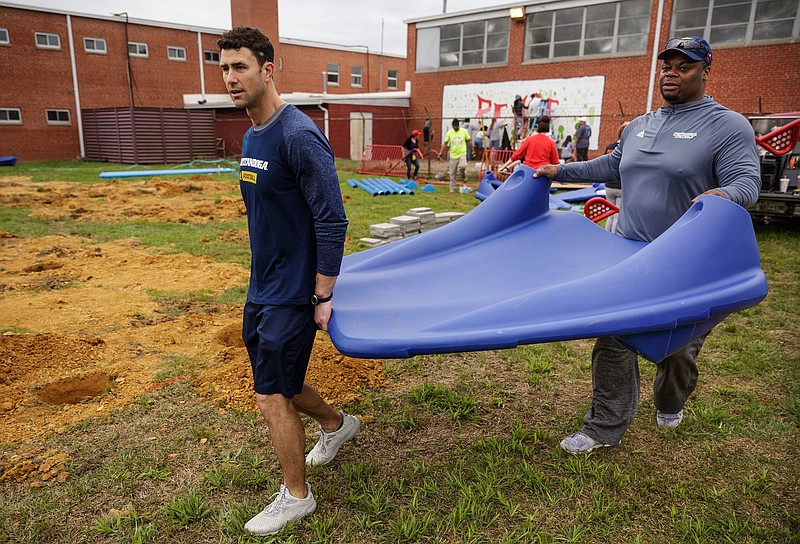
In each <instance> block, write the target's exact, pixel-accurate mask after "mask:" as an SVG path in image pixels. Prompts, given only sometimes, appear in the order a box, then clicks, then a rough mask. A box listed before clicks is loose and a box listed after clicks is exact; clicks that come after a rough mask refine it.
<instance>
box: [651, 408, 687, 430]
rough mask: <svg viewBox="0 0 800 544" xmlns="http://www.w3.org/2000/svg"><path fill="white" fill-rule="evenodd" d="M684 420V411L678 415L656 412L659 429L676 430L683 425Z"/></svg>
mask: <svg viewBox="0 0 800 544" xmlns="http://www.w3.org/2000/svg"><path fill="white" fill-rule="evenodd" d="M682 419H683V410H681V411H680V412H678V413H677V414H666V413H664V412H661V411H658V410H656V421H657V422H658V426H659V427H669V428H670V429H674V428H675V427H677V426H678V425H680V424H681V420H682Z"/></svg>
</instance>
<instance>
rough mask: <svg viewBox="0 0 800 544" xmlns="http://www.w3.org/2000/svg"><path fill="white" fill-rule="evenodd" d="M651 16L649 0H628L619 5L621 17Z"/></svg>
mask: <svg viewBox="0 0 800 544" xmlns="http://www.w3.org/2000/svg"><path fill="white" fill-rule="evenodd" d="M631 15H648V16H649V15H650V2H648V1H647V0H628V1H627V2H621V3H620V5H619V16H620V17H628V16H631Z"/></svg>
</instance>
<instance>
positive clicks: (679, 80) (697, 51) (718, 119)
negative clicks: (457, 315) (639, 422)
mask: <svg viewBox="0 0 800 544" xmlns="http://www.w3.org/2000/svg"><path fill="white" fill-rule="evenodd" d="M658 58H659V59H661V60H662V65H661V73H660V76H659V88H660V91H661V96H662V98H663V99H664V103H663V105H662V107H661V108H660V109H659V110H658V111H655V112H651V113H647V114H645V115H642V116H641V117H638V118H636V119H634V120H633V121H631V123H630V124H629V125H628V126H627V127H626V128H625V130H624V131H623V133H622V137H621V139H620V143H619V146H617V148H616V149H615V150H614V152H613V153H611V154H608V155H604V156H602V157H598V158H596V159H594V160H591V161H588V162H576V163H570V164H566V165H559V166H552V165H547V166H542V167H540V168H539V169H538V170H537V172H536V174H535V175H537V176H545V177H548V178H550V179H558V180H561V181H593V180H598V179H618V180H621V182H622V194H623V199H622V208H621V210H620V217H619V222H618V224H617V234H619V235H621V236H624V237H626V238H631V239H633V240H642V241H646V242H650V241H652V240H654V239H655V238H656V237H658V236H659V235H661V233H663V232H664V231H665V230H667V229H668V228H669V227H670V226H671V225H672V224H673V223H674V222H675V221H677V220H678V218H680V217H681V215H683V213H684V212H686V210H687V209H688V208H689V207H690V206H691V204H692V203H693V202H694V201H695V200H697V198H699V196H700V195H703V194H709V195H715V196H717V197H722V198H727V199H729V200H732V201H734V202H736V203H737V204H740V205H741V206H744V207H749V206H752V205H753V204H754V203H755V202H756V200H757V199H758V194H759V190H760V186H761V179H760V167H759V161H758V154H757V152H756V145H755V138H754V134H753V130H752V128H751V126H750V123H748V122H747V120H746V119H745V118H744V117H742V116H741V115H740V114H738V113H736V112H733V111H731V110H729V109H727V108H725V107H723V106H721V105H719V104H717V103H716V102H715V101H714V100H713V99H711V97H709V96H706V95H705V86H706V82H707V81H708V78H709V75H710V72H711V58H712V53H711V46H710V45H709V44H708V42H706V40H704V39H703V38H700V37H696V36H690V37H685V38H675V39H671V40H669V41H668V42H667V44H666V46H665V48H664V50H663V51H662V52H661V53H660V54H659V55H658ZM704 340H705V336H703V337H701V338H699V339H697V340H695V341H694V342H692V343H691V344H689V346H687V347H686V348H684V349H683V350H681V351H679V352H677V353H675V354H673V355H671V356H669V357H667V358H666V359H664V360H663V361H662V362H660V363H658V365H657V370H656V378H655V380H654V383H653V393H654V402H655V405H656V409H657V412H656V421H657V423H658V425H659V426H662V427H670V428H675V427H677V426H678V424H679V423H680V422H681V420H682V418H683V407H684V404H685V403H686V400H687V399H688V397H689V395H691V393H692V392H693V391H694V388H695V386H696V385H697V377H698V369H697V364H696V363H695V357H696V356H697V354H698V353H699V351H700V348H701V347H702V345H703V341H704ZM592 386H593V394H592V407H591V408H590V410H589V412H588V413H587V414H586V416H584V419H583V421H584V425H583V428H581V430H580V431H578V432H577V433H574V434H572V435H570V436H568V437H567V438H565V439H564V440H563V441H562V442H561V447H562V448H564V449H565V450H566V451H568V452H570V453H586V452H590V451H592V450H594V449H597V448H600V447H604V446H615V445H617V444H619V441H620V440H621V439H622V436H623V435H624V434H625V431H626V430H627V429H628V427H629V426H630V424H631V422H632V421H633V418H634V416H635V415H636V410H637V408H638V403H639V367H638V360H637V357H636V354H634V353H633V352H631V351H629V350H628V349H627V348H625V347H624V346H622V345H621V344H620V343H619V342H617V341H616V340H615V339H613V338H599V339H598V340H597V342H596V343H595V347H594V350H593V353H592Z"/></svg>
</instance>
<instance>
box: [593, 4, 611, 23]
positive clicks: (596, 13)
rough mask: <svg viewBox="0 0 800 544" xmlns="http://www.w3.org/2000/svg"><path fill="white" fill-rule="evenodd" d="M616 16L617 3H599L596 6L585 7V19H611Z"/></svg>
mask: <svg viewBox="0 0 800 544" xmlns="http://www.w3.org/2000/svg"><path fill="white" fill-rule="evenodd" d="M616 16H617V4H616V3H613V4H600V5H597V6H589V7H588V8H586V20H587V21H602V20H604V19H611V20H612V21H613V20H614V18H615V17H616Z"/></svg>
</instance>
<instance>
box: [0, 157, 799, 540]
mask: <svg viewBox="0 0 800 544" xmlns="http://www.w3.org/2000/svg"><path fill="white" fill-rule="evenodd" d="M337 166H338V168H339V172H340V180H341V182H342V192H343V194H344V195H345V199H346V203H345V208H346V211H347V214H348V218H349V220H350V228H349V232H348V235H349V238H350V240H349V242H348V245H347V251H348V252H355V251H360V250H363V249H364V245H363V244H362V243H360V242H358V238H361V237H364V236H368V235H369V225H370V224H372V223H377V222H385V221H387V220H388V219H389V218H390V217H393V216H396V215H401V214H403V213H404V212H405V211H406V210H407V209H409V208H412V207H418V206H429V207H432V208H433V209H434V210H435V211H448V210H455V211H469V209H471V208H472V207H474V206H475V205H476V204H477V201H476V200H475V199H474V198H473V197H472V196H471V195H446V194H444V193H441V192H439V193H435V194H433V195H427V194H422V193H418V194H415V195H411V196H395V197H371V196H369V195H368V194H366V193H365V192H364V191H361V190H360V189H352V188H350V187H349V186H347V184H346V183H345V181H346V180H347V179H349V178H351V177H359V176H358V175H357V174H356V173H355V172H354V170H355V164H354V163H353V162H352V161H339V162H338V163H337ZM160 167H162V166H161V165H159V166H155V167H153V169H155V168H160ZM112 168H125V167H124V166H122V165H116V166H115V165H107V164H91V163H88V164H83V163H43V164H21V165H18V166H16V167H14V169H13V170H12V169H3V170H0V186H2V185H3V183H10V182H9V181H8V178H7V177H3V176H12V175H13V176H15V178H14V179H15V180H19V179H22V178H26V179H30V180H32V181H36V182H42V183H48V182H52V181H67V182H73V183H76V184H94V183H98V181H99V180H98V178H97V174H98V173H99V172H100V171H105V170H109V169H112ZM148 169H150V167H148ZM118 183H126V182H125V181H120V182H118ZM235 193H236V185H235V182H232V184H231V191H230V192H228V193H225V194H220V198H225V197H228V196H231V195H235ZM0 204H1V205H0V233H5V234H7V235H9V236H11V235H13V236H16V237H22V238H35V237H42V236H46V235H51V234H59V235H62V236H65V237H73V236H80V237H93V238H96V239H98V240H115V239H128V238H130V237H135V238H137V239H138V240H139V242H140V243H141V244H144V245H146V246H147V247H149V248H151V249H153V250H154V251H159V252H165V253H188V254H192V255H211V256H212V257H213V258H214V259H215V260H218V261H220V262H226V263H235V264H238V265H241V266H243V267H244V266H246V265H247V251H246V245H245V246H244V248H243V244H242V243H241V241H238V242H237V241H236V240H231V241H226V240H225V238H224V237H223V236H221V234H222V233H224V232H229V231H231V230H233V229H242V228H243V227H244V223H243V221H244V220H243V219H238V220H230V221H227V222H214V221H209V222H206V223H203V224H194V223H181V222H166V221H164V222H158V221H150V222H146V223H145V222H137V221H133V220H132V221H130V222H119V223H113V224H112V223H104V222H86V221H83V222H79V221H76V220H74V219H47V218H42V217H31V216H30V215H29V213H30V211H31V210H29V209H25V208H19V207H14V206H11V205H8V204H7V203H6V202H3V201H1V200H0ZM756 234H757V238H758V241H759V246H760V249H761V255H762V267H763V268H764V270H765V272H766V274H767V278H768V280H769V282H770V293H769V296H768V297H767V299H766V300H765V301H764V302H762V303H761V304H760V305H758V306H756V307H754V308H751V309H748V310H746V311H742V312H739V313H736V314H734V315H731V316H730V317H729V318H728V319H727V320H726V321H725V322H723V323H722V324H721V325H719V326H718V327H717V328H716V329H715V330H714V332H713V333H712V334H711V335H710V336H709V339H708V341H707V343H706V346H705V348H704V350H703V352H702V353H701V356H700V358H699V366H700V370H701V375H700V381H699V384H698V387H697V390H696V392H695V393H694V395H693V396H692V397H691V398H690V400H689V402H688V404H687V407H686V410H685V414H686V415H685V417H684V422H683V423H682V424H681V426H680V427H678V428H677V429H676V430H664V429H660V428H658V427H657V426H656V423H655V408H654V405H653V402H652V393H651V391H650V388H651V384H652V380H653V377H654V375H655V372H654V368H655V367H654V365H653V364H651V363H649V362H646V361H643V362H642V363H641V372H642V399H641V404H640V409H639V413H638V415H637V417H636V420H635V422H634V424H633V425H632V426H631V428H630V430H629V431H628V433H627V434H626V435H625V438H624V439H623V441H622V443H621V444H620V446H619V447H616V448H608V449H604V450H602V451H598V452H595V453H592V454H590V455H587V456H571V455H568V454H566V453H564V452H563V451H561V450H560V449H559V447H558V443H559V441H560V440H561V439H562V438H563V437H564V436H565V435H567V434H569V433H571V432H573V431H574V430H576V429H577V428H579V427H580V425H581V418H582V416H583V414H584V413H585V411H586V410H587V408H588V407H589V403H590V400H591V373H590V364H589V355H590V352H591V345H592V343H591V342H590V341H574V342H562V343H552V344H541V345H532V346H522V347H519V348H516V349H511V350H502V351H488V352H474V353H460V354H448V355H432V356H419V357H414V358H411V359H403V360H387V361H385V372H386V378H387V383H388V385H387V386H386V387H384V388H379V389H364V390H363V391H361V394H362V395H361V398H362V400H360V401H359V402H357V403H356V404H352V405H349V406H344V407H342V408H346V409H347V410H348V411H349V412H350V413H354V414H356V415H358V416H359V417H361V418H362V421H363V426H362V431H361V433H360V434H359V435H358V437H357V439H356V440H355V441H354V442H353V443H351V444H348V445H347V446H345V447H344V448H343V449H342V451H341V453H340V455H339V457H338V458H337V460H336V461H334V463H332V464H331V465H329V466H326V467H320V468H314V469H311V470H310V472H309V481H310V482H311V483H312V486H313V490H314V493H315V495H316V497H317V500H318V503H319V507H318V510H317V512H316V513H315V514H314V515H313V516H310V517H308V518H306V519H304V520H303V521H302V522H301V523H299V524H297V525H295V526H292V527H291V528H289V529H287V530H286V531H284V532H283V533H282V534H281V535H279V536H277V537H274V538H252V537H250V536H249V535H248V534H247V533H246V531H245V530H244V529H243V525H244V523H245V522H246V521H247V520H248V519H249V518H250V517H251V516H253V515H254V514H255V513H257V512H258V511H259V510H260V509H262V508H263V507H264V506H265V505H266V504H267V503H268V502H269V501H270V495H271V494H272V493H273V492H275V491H276V490H277V487H278V485H279V483H280V476H279V470H278V467H277V461H276V459H275V456H274V455H273V453H272V450H271V447H270V445H269V437H268V435H267V432H266V430H265V425H264V423H263V421H262V420H261V418H260V417H259V416H258V415H257V414H256V413H255V412H252V411H248V412H238V411H233V410H226V409H223V408H222V407H221V406H219V405H217V404H215V403H212V402H208V401H206V400H204V399H202V398H200V397H199V396H198V394H197V392H196V391H195V389H194V388H193V386H192V385H193V384H192V378H191V375H192V370H193V369H194V368H196V367H198V366H202V365H204V364H208V362H207V361H203V360H197V361H187V360H170V361H165V363H164V365H165V368H164V371H165V374H164V375H165V376H172V377H174V379H169V380H164V381H163V382H162V383H159V387H154V388H153V389H152V390H151V391H149V392H146V393H143V394H142V395H141V396H140V397H139V398H138V399H136V401H135V402H134V403H133V404H131V405H130V406H128V407H126V408H122V409H117V410H115V411H113V413H110V414H104V415H103V416H98V417H93V418H87V419H85V420H83V421H81V422H80V423H78V424H75V425H73V426H72V427H70V428H69V429H67V430H65V431H64V432H61V433H52V434H50V435H48V436H47V437H45V438H40V439H37V440H36V443H35V444H28V446H30V447H35V448H37V449H38V450H41V451H58V452H64V453H65V454H66V455H67V457H68V461H67V471H66V472H68V475H67V476H66V477H64V478H61V479H60V480H63V481H57V480H56V481H53V480H49V481H46V482H39V484H37V485H35V486H34V485H30V482H26V481H20V482H14V481H5V482H3V483H0V542H34V543H78V542H81V543H82V542H96V543H142V542H169V543H188V542H191V543H199V542H226V543H227V542H291V543H308V542H319V543H346V542H353V543H373V542H379V543H406V542H448V543H450V542H452V543H465V544H466V543H476V544H477V543H494V542H498V543H512V542H513V543H517V542H523V543H527V542H543V543H557V542H576V543H577V542H581V543H618V542H625V543H636V542H641V543H676V544H677V543H684V542H696V543H717V542H719V543H773V542H776V543H777V542H800V469H799V468H798V465H800V463H799V462H798V461H800V458H799V457H798V453H797V448H798V438H799V436H798V427H800V320H798V316H799V315H800V314H799V313H798V307H800V229H798V228H797V227H790V226H782V225H769V226H767V225H760V224H759V225H756ZM201 239H202V240H209V239H211V240H212V241H213V243H211V244H209V243H200V242H198V240H201ZM2 256H3V246H2V245H0V258H1V257H2ZM0 263H2V261H0ZM3 271H4V268H3V265H2V264H0V284H2V273H3ZM459 281H463V282H464V285H465V289H468V288H470V286H471V285H472V283H473V282H474V281H476V278H472V277H470V274H469V270H465V271H464V277H463V278H460V279H459ZM235 293H236V296H241V295H242V290H241V289H239V290H238V291H235ZM4 296H7V295H5V294H4V293H3V291H2V290H0V298H2V297H4ZM8 296H10V295H8ZM185 296H186V297H197V298H200V297H201V296H203V295H202V294H200V293H189V294H186V295H185ZM202 302H203V303H204V304H218V305H220V306H226V305H227V306H231V305H234V304H236V299H235V298H233V299H231V298H225V297H221V298H214V299H211V300H210V301H209V298H208V297H206V298H204V299H203V301H202ZM2 332H20V331H4V330H0V333H2ZM25 332H37V331H35V330H32V331H25ZM6 355H7V354H0V365H3V364H7V363H6V362H5V361H6V360H7V359H6V358H5V356H6ZM4 370H5V369H3V368H2V366H0V402H2V401H3V389H2V387H3V386H4V383H5V382H4V381H3V371H4ZM307 428H308V444H309V447H310V444H312V441H313V440H315V434H314V432H313V431H314V430H313V429H312V428H311V425H310V424H309V425H307ZM20 447H21V445H20V443H17V442H8V443H6V444H0V454H2V456H3V457H2V459H9V458H11V457H13V456H14V455H15V454H16V452H17V451H18V450H19V449H20ZM2 476H3V474H2V473H0V481H2Z"/></svg>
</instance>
